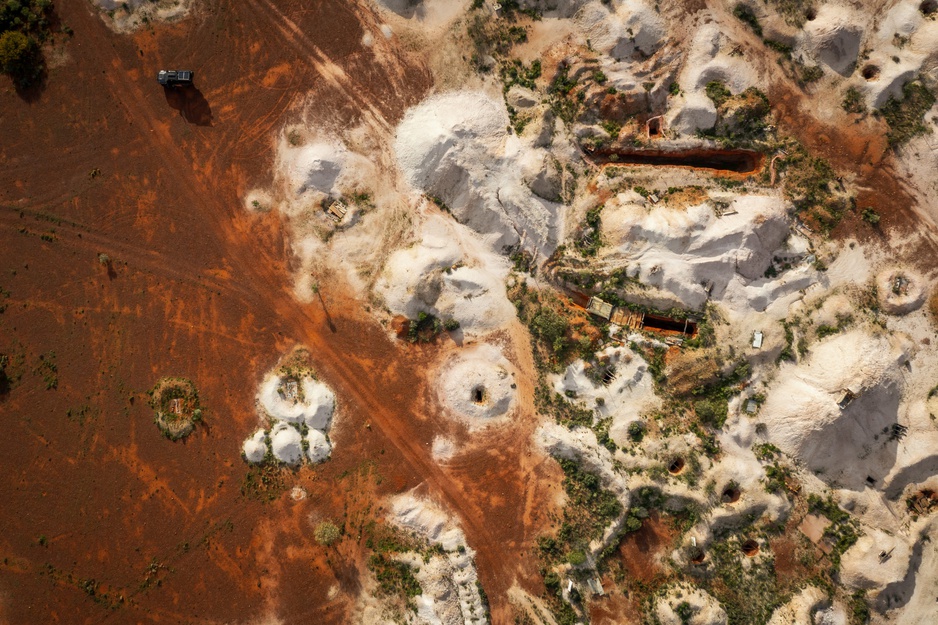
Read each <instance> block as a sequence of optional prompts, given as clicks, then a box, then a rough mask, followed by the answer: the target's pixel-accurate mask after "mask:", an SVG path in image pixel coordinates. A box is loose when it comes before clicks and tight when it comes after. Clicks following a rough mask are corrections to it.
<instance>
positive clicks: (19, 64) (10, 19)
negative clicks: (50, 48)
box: [0, 0, 52, 88]
mask: <svg viewBox="0 0 938 625" xmlns="http://www.w3.org/2000/svg"><path fill="white" fill-rule="evenodd" d="M51 14H52V2H51V0H6V2H4V3H3V4H0V71H2V72H3V73H4V74H7V75H8V76H10V77H11V78H12V79H13V82H14V83H15V84H16V86H17V87H18V88H25V87H29V86H30V85H32V84H34V83H35V82H37V81H38V80H39V79H40V78H41V76H42V73H43V71H44V70H45V61H44V60H43V58H42V49H41V47H40V46H41V45H42V43H43V42H45V41H46V39H47V38H48V37H49V35H50V34H51V32H50V30H49V26H50V18H51Z"/></svg>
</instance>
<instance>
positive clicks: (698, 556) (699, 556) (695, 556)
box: [690, 547, 706, 564]
mask: <svg viewBox="0 0 938 625" xmlns="http://www.w3.org/2000/svg"><path fill="white" fill-rule="evenodd" d="M705 557H706V554H704V552H703V549H701V548H699V547H695V548H694V549H693V551H691V554H690V561H691V563H692V564H703V561H704V558H705Z"/></svg>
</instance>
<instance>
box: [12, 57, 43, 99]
mask: <svg viewBox="0 0 938 625" xmlns="http://www.w3.org/2000/svg"><path fill="white" fill-rule="evenodd" d="M48 76H49V72H48V71H47V70H46V64H45V61H42V66H41V67H40V68H39V69H38V70H37V71H36V73H35V74H33V75H32V76H29V77H28V78H20V77H15V76H14V77H13V87H14V89H15V90H16V95H18V96H19V97H20V99H21V100H23V101H24V102H29V103H32V102H35V101H36V100H38V99H39V96H41V95H42V92H43V91H45V89H46V78H48Z"/></svg>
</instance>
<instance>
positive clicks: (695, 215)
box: [600, 192, 814, 311]
mask: <svg viewBox="0 0 938 625" xmlns="http://www.w3.org/2000/svg"><path fill="white" fill-rule="evenodd" d="M734 211H735V214H730V215H725V216H724V217H723V218H717V217H716V216H715V215H714V213H713V209H712V208H711V207H710V206H709V205H708V204H706V203H704V204H700V205H698V206H692V207H689V208H687V210H684V211H677V210H668V209H662V210H654V211H649V210H648V209H647V207H646V206H645V205H644V204H643V201H642V199H641V198H640V196H638V195H637V194H636V193H634V192H628V193H621V194H619V195H618V196H617V197H615V198H613V199H612V200H610V201H608V202H606V209H605V210H604V211H603V220H604V223H606V222H608V223H609V224H610V225H609V226H608V227H607V228H606V229H605V232H604V237H605V239H606V241H608V244H609V247H608V248H607V249H604V250H602V251H601V252H600V253H601V254H602V256H603V260H606V261H607V262H612V263H615V265H616V266H624V265H628V266H629V268H630V277H635V278H638V279H639V280H640V281H641V282H642V284H644V285H647V286H648V287H651V288H646V290H645V291H646V294H647V295H646V296H647V297H657V298H659V301H658V302H655V303H656V304H657V305H658V306H659V307H662V308H667V307H669V305H668V304H669V303H670V305H672V306H673V305H677V306H682V307H685V308H693V309H699V308H700V307H702V306H703V305H704V303H705V302H706V301H707V300H708V299H713V300H715V301H723V302H724V303H726V304H728V305H730V306H731V307H732V308H734V309H740V310H744V311H745V310H748V309H750V308H755V309H756V310H760V311H761V310H764V309H765V308H766V306H768V304H769V303H770V302H772V301H774V300H775V299H777V298H778V297H779V296H781V295H783V294H784V293H790V292H794V291H798V290H800V289H803V288H806V287H807V286H809V285H810V284H811V283H812V282H813V276H814V272H812V271H811V270H810V268H809V267H806V266H803V267H799V268H796V269H794V270H792V271H789V272H786V273H785V274H783V275H782V276H780V277H778V279H775V280H767V279H765V278H764V274H765V271H766V269H767V268H768V267H769V265H770V263H771V262H772V257H773V254H774V253H775V252H776V251H778V250H779V248H781V247H782V246H783V245H784V243H785V240H786V239H787V238H788V236H789V223H788V217H787V207H786V204H785V202H784V201H782V200H781V199H779V198H775V197H768V196H755V195H753V196H745V197H740V198H737V199H736V200H734V201H733V202H732V203H731V204H730V210H728V212H730V213H732V212H734ZM708 286H709V288H708ZM708 291H709V295H708Z"/></svg>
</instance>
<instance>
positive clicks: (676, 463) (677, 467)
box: [668, 458, 684, 475]
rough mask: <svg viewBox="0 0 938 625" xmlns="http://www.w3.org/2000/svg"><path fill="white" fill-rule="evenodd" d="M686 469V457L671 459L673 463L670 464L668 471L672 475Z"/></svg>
mask: <svg viewBox="0 0 938 625" xmlns="http://www.w3.org/2000/svg"><path fill="white" fill-rule="evenodd" d="M683 470H684V459H683V458H675V459H674V460H672V461H671V464H669V465H668V473H670V474H671V475H678V474H680V473H681V472H682V471H683Z"/></svg>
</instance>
